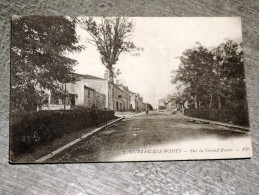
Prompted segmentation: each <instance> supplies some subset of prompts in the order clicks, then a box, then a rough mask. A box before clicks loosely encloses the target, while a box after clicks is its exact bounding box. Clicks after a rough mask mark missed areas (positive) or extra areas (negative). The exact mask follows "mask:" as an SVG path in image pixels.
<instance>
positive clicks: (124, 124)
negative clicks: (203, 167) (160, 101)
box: [47, 111, 251, 162]
mask: <svg viewBox="0 0 259 195" xmlns="http://www.w3.org/2000/svg"><path fill="white" fill-rule="evenodd" d="M224 155H225V156H224ZM250 155H251V142H250V134H249V133H245V132H238V131H232V130H230V129H229V128H226V127H222V126H217V125H213V124H202V123H198V122H195V121H188V120H186V119H184V118H183V117H182V116H181V115H180V114H179V113H178V114H170V113H167V112H158V111H151V112H150V113H149V114H148V115H146V114H145V113H143V114H138V115H136V116H131V117H129V118H126V119H123V120H122V121H120V122H117V123H115V124H113V125H112V126H110V127H107V128H105V129H102V130H100V131H99V132H97V133H95V134H94V135H92V136H91V137H88V138H86V139H85V140H82V141H81V142H79V143H78V144H76V145H73V146H72V147H70V148H68V149H66V150H64V151H62V152H61V153H60V154H57V155H56V156H54V157H52V158H51V159H49V160H47V161H48V162H108V161H147V160H179V159H193V158H194V159H212V158H229V157H230V158H237V157H245V156H247V157H249V156H250Z"/></svg>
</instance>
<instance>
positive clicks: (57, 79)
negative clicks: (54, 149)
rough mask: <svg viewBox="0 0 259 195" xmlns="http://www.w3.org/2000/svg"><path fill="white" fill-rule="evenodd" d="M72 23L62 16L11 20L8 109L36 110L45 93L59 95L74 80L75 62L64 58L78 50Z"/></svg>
mask: <svg viewBox="0 0 259 195" xmlns="http://www.w3.org/2000/svg"><path fill="white" fill-rule="evenodd" d="M76 43H78V37H77V36H76V31H75V22H74V20H73V19H71V18H65V17H61V16H48V17H46V16H17V17H13V20H12V37H11V110H12V111H15V110H17V109H18V110H25V111H31V110H35V107H36V104H37V103H39V102H40V101H42V96H43V94H44V91H46V90H51V91H52V92H53V93H62V92H63V91H64V89H63V88H62V87H63V85H61V84H62V83H67V82H74V81H76V79H77V78H76V75H74V74H70V73H73V72H74V70H73V67H74V66H75V65H76V63H77V61H76V60H73V59H70V58H68V57H66V56H65V54H66V53H67V52H74V51H80V50H81V49H83V47H81V46H76Z"/></svg>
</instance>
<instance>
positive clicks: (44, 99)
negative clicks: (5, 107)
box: [9, 15, 252, 163]
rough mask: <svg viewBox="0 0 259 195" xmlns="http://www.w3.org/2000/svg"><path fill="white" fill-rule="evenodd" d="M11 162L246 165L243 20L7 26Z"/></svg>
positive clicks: (39, 19) (19, 20)
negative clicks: (230, 161)
mask: <svg viewBox="0 0 259 195" xmlns="http://www.w3.org/2000/svg"><path fill="white" fill-rule="evenodd" d="M10 55H11V62H10V63H11V68H10V116H9V121H10V123H9V131H10V133H9V135H10V136H9V138H10V141H9V142H10V144H9V147H10V150H9V162H10V163H87V162H125V161H126V162H127V161H168V160H208V159H235V158H250V157H251V156H252V144H251V132H250V127H249V107H248V102H247V95H246V78H245V64H244V53H243V41H242V24H241V18H240V17H88V16H80V17H69V16H37V15H35V16H13V17H12V24H11V50H10Z"/></svg>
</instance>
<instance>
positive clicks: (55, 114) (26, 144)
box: [10, 109, 115, 156]
mask: <svg viewBox="0 0 259 195" xmlns="http://www.w3.org/2000/svg"><path fill="white" fill-rule="evenodd" d="M113 118H115V116H114V111H107V110H90V109H78V110H48V111H46V110H45V111H39V112H32V113H23V114H11V115H10V149H11V151H12V153H13V155H14V156H18V155H20V154H23V153H29V152H32V151H33V149H34V148H35V147H36V146H39V145H47V144H49V143H50V142H52V141H53V140H55V139H56V138H59V137H61V136H62V135H64V134H69V133H71V132H75V131H80V130H82V129H83V128H87V127H91V126H94V125H97V124H100V123H103V122H105V121H107V120H111V119H113Z"/></svg>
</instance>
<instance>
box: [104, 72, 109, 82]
mask: <svg viewBox="0 0 259 195" xmlns="http://www.w3.org/2000/svg"><path fill="white" fill-rule="evenodd" d="M104 79H105V80H108V73H107V72H106V73H104Z"/></svg>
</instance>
